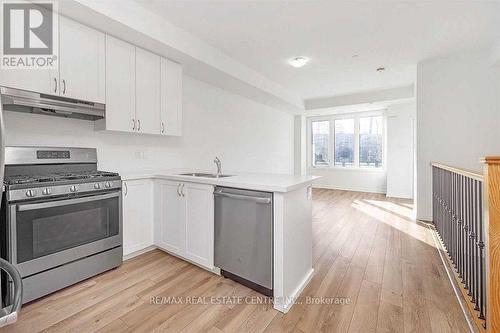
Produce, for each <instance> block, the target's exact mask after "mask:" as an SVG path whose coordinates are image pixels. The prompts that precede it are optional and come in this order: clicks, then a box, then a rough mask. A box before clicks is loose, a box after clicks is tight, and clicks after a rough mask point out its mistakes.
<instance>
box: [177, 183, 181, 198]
mask: <svg viewBox="0 0 500 333" xmlns="http://www.w3.org/2000/svg"><path fill="white" fill-rule="evenodd" d="M180 187H181V183H179V184H177V196H179V197H180V196H181V192H179V189H180Z"/></svg>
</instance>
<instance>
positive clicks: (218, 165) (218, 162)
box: [214, 157, 222, 177]
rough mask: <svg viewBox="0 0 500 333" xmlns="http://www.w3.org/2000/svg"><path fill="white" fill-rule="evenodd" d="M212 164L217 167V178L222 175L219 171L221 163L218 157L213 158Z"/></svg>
mask: <svg viewBox="0 0 500 333" xmlns="http://www.w3.org/2000/svg"><path fill="white" fill-rule="evenodd" d="M214 163H215V165H216V166H217V177H219V176H220V175H221V174H222V171H221V163H222V162H221V161H220V159H219V158H218V157H215V160H214Z"/></svg>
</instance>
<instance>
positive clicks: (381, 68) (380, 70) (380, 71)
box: [377, 67, 385, 73]
mask: <svg viewBox="0 0 500 333" xmlns="http://www.w3.org/2000/svg"><path fill="white" fill-rule="evenodd" d="M383 71H385V67H379V68H377V72H379V73H382V72H383Z"/></svg>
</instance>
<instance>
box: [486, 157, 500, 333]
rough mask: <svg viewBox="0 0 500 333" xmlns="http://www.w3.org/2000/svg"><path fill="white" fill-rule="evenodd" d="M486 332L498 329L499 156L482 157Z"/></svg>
mask: <svg viewBox="0 0 500 333" xmlns="http://www.w3.org/2000/svg"><path fill="white" fill-rule="evenodd" d="M484 163H485V167H484V176H485V182H484V188H485V195H484V196H485V200H484V204H485V206H484V207H485V212H486V214H485V216H484V217H485V227H486V242H485V244H486V286H487V290H488V293H487V297H486V302H487V309H488V310H487V313H486V323H487V331H488V332H500V157H486V158H485V159H484Z"/></svg>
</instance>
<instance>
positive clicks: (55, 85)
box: [54, 78, 57, 92]
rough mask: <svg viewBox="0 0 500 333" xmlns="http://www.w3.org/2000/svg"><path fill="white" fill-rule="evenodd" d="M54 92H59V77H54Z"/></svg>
mask: <svg viewBox="0 0 500 333" xmlns="http://www.w3.org/2000/svg"><path fill="white" fill-rule="evenodd" d="M54 92H57V79H56V78H54Z"/></svg>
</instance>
